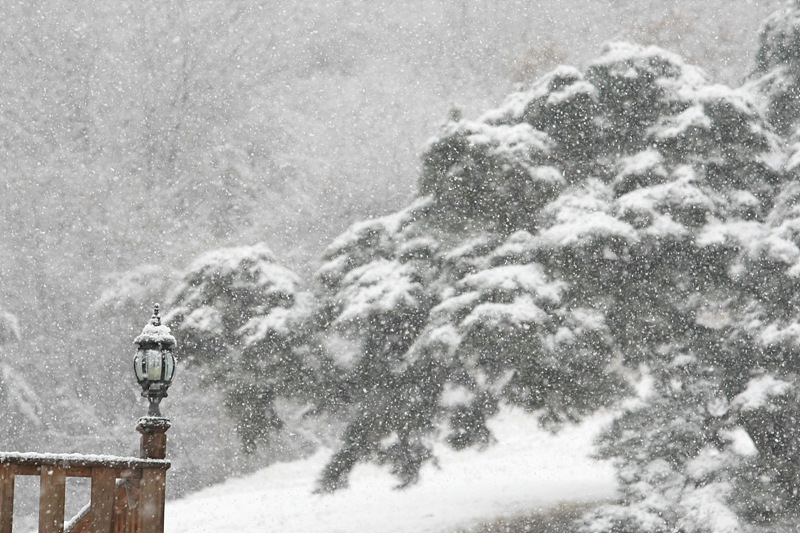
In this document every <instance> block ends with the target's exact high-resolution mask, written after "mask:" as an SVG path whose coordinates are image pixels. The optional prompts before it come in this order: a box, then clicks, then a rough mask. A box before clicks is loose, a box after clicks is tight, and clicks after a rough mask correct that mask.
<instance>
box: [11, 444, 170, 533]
mask: <svg viewBox="0 0 800 533" xmlns="http://www.w3.org/2000/svg"><path fill="white" fill-rule="evenodd" d="M169 467H170V463H169V461H166V460H164V459H137V458H133V457H130V458H128V457H114V456H104V455H79V454H39V453H2V452H0V533H11V526H12V519H13V515H14V478H15V477H16V476H39V479H40V488H39V533H65V529H64V498H65V488H66V479H67V478H68V477H83V478H91V480H92V485H91V502H90V504H89V506H88V509H87V510H85V511H84V512H83V513H82V516H80V515H79V516H78V517H76V518H77V519H76V520H73V521H71V522H70V529H69V531H71V532H72V533H79V532H91V533H163V531H164V502H165V488H166V473H167V472H166V471H167V469H169ZM117 480H123V483H118V482H117Z"/></svg>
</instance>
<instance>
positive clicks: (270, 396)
mask: <svg viewBox="0 0 800 533" xmlns="http://www.w3.org/2000/svg"><path fill="white" fill-rule="evenodd" d="M311 302H312V299H311V295H310V294H308V293H306V292H304V291H303V290H301V288H300V280H299V278H298V277H297V276H296V275H295V274H293V273H292V272H291V271H289V270H288V269H286V268H284V267H282V266H280V265H278V264H277V263H276V262H275V256H274V255H273V254H272V252H271V251H270V250H269V249H268V248H267V247H266V246H265V245H263V244H257V245H254V246H242V247H238V248H222V249H218V250H214V251H211V252H209V253H206V254H204V255H202V256H201V257H200V258H198V259H197V260H196V261H195V263H194V264H193V265H192V266H191V267H190V269H189V271H188V272H187V273H186V274H185V275H184V276H183V278H182V280H181V281H180V283H179V285H178V286H177V287H176V289H175V291H174V295H173V297H172V298H171V302H170V304H169V305H170V309H171V310H170V312H169V314H168V315H167V316H166V317H165V322H166V323H168V324H169V325H170V326H171V327H172V329H173V332H174V334H175V336H176V338H177V340H178V342H179V343H180V345H181V346H182V351H183V353H185V354H188V355H189V357H188V359H187V361H186V364H187V366H188V367H190V368H191V367H196V368H198V369H199V371H200V373H201V375H202V376H203V380H204V382H205V383H206V384H207V385H214V386H218V387H221V388H222V390H223V391H224V394H225V398H226V405H227V407H228V409H229V410H230V412H231V413H232V414H233V415H234V417H235V418H236V420H237V431H238V433H239V436H240V437H241V439H242V443H243V445H244V447H245V449H246V450H254V449H255V448H256V447H257V445H258V443H259V442H260V441H262V440H265V439H267V438H268V436H269V433H270V431H273V430H276V429H279V428H280V427H281V426H282V421H281V419H280V417H279V416H278V413H277V412H276V411H275V406H274V400H275V399H276V398H277V397H278V396H303V395H311V394H313V390H314V387H313V383H314V381H315V380H316V379H319V378H320V375H324V372H322V373H317V374H315V373H314V372H313V371H312V368H313V365H314V362H315V361H316V362H317V363H318V364H317V369H318V368H319V366H320V365H321V364H322V363H320V359H319V358H318V357H316V356H317V354H318V352H319V350H317V349H315V348H314V345H313V342H311V341H310V340H309V333H308V332H309V329H308V328H307V327H306V324H305V322H306V321H307V317H308V316H309V315H310V310H311V309H312V307H311Z"/></svg>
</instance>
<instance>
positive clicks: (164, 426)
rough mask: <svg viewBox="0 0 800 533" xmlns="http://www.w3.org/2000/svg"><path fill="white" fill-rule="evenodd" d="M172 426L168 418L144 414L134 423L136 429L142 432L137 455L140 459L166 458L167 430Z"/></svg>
mask: <svg viewBox="0 0 800 533" xmlns="http://www.w3.org/2000/svg"><path fill="white" fill-rule="evenodd" d="M171 426H172V424H170V422H169V418H162V417H157V416H144V417H142V418H140V419H139V421H138V422H137V423H136V431H138V432H139V433H141V434H142V440H141V444H140V446H139V457H141V458H142V459H166V457H167V430H168V429H169V428H170V427H171Z"/></svg>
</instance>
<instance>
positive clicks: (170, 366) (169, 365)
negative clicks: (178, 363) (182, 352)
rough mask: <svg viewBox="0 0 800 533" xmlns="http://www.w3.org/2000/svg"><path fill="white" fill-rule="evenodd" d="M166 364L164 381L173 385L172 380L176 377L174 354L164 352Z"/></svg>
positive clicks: (167, 351)
mask: <svg viewBox="0 0 800 533" xmlns="http://www.w3.org/2000/svg"><path fill="white" fill-rule="evenodd" d="M164 363H165V366H166V369H165V371H164V381H166V382H167V383H171V382H172V378H173V376H174V375H175V356H174V355H172V352H170V351H169V350H164Z"/></svg>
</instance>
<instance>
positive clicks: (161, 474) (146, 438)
mask: <svg viewBox="0 0 800 533" xmlns="http://www.w3.org/2000/svg"><path fill="white" fill-rule="evenodd" d="M169 428H170V423H169V419H167V418H161V417H151V416H147V417H143V418H140V419H139V422H138V423H137V424H136V430H137V431H138V432H139V433H141V434H142V441H141V446H140V449H139V451H140V456H141V458H142V459H164V458H166V456H167V430H168V429H169ZM166 487H167V472H166V470H156V469H152V468H145V469H144V470H143V471H142V481H141V483H140V485H139V490H140V492H139V494H140V496H139V520H140V524H141V528H142V530H141V533H164V505H165V503H166Z"/></svg>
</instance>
